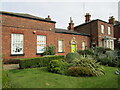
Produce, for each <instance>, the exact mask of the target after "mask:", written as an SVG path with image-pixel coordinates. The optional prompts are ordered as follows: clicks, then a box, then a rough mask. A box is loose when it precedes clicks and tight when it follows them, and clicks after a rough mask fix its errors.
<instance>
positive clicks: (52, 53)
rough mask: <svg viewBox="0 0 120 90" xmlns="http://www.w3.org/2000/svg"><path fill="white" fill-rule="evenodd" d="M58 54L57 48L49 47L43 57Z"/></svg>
mask: <svg viewBox="0 0 120 90" xmlns="http://www.w3.org/2000/svg"><path fill="white" fill-rule="evenodd" d="M55 54H56V47H55V46H47V47H46V48H45V52H44V53H43V55H55Z"/></svg>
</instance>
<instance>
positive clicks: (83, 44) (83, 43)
mask: <svg viewBox="0 0 120 90" xmlns="http://www.w3.org/2000/svg"><path fill="white" fill-rule="evenodd" d="M85 47H86V44H85V41H83V42H82V50H85Z"/></svg>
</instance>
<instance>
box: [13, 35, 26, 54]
mask: <svg viewBox="0 0 120 90" xmlns="http://www.w3.org/2000/svg"><path fill="white" fill-rule="evenodd" d="M23 38H24V37H23V34H12V35H11V54H23V46H24V45H23Z"/></svg>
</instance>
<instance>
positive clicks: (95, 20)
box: [75, 19, 110, 28]
mask: <svg viewBox="0 0 120 90" xmlns="http://www.w3.org/2000/svg"><path fill="white" fill-rule="evenodd" d="M94 21H101V22H104V23H107V24H110V23H108V22H106V21H103V20H100V19H95V20H91V21H90V22H87V23H86V22H85V23H83V24H80V25H78V26H75V28H76V27H79V26H83V25H86V24H89V23H92V22H94Z"/></svg>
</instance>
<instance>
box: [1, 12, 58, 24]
mask: <svg viewBox="0 0 120 90" xmlns="http://www.w3.org/2000/svg"><path fill="white" fill-rule="evenodd" d="M0 14H4V15H10V16H16V17H22V18H28V19H33V20H40V21H45V22H51V23H56V22H55V21H51V20H47V19H44V18H41V17H37V16H33V15H30V14H26V13H13V12H5V11H0Z"/></svg>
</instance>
